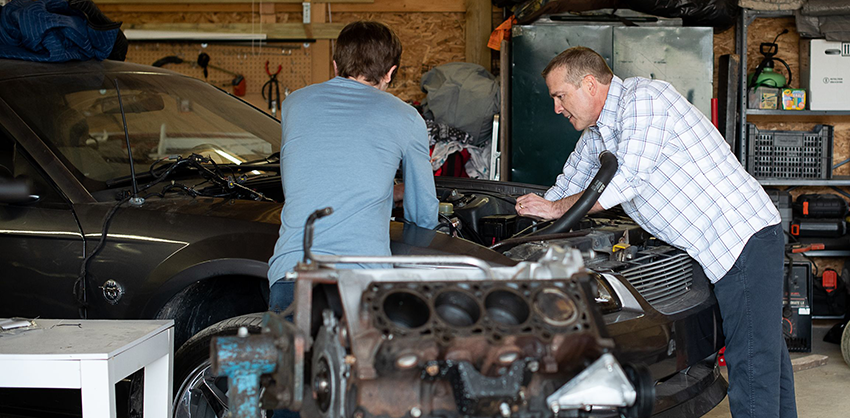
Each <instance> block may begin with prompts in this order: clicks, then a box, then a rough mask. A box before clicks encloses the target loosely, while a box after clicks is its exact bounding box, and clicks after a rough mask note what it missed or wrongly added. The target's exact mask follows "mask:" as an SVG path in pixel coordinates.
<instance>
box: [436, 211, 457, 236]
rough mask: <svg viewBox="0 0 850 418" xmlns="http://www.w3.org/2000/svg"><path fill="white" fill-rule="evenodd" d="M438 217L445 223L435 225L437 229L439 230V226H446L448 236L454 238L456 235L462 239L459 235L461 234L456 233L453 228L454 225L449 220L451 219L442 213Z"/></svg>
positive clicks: (455, 229)
mask: <svg viewBox="0 0 850 418" xmlns="http://www.w3.org/2000/svg"><path fill="white" fill-rule="evenodd" d="M439 216H440V218H442V219H443V220H445V221H446V222H445V223H440V224H439V225H437V227H438V228H439V227H441V226H443V225H447V226H448V227H449V235H452V236H454V235H455V234H457V236H459V237H461V238H463V235H461V234H460V231H458V229H457V228H456V227H455V225H454V223H453V222H452V220H451V219H449V217H448V216H446V215H443V214H442V213H441V214H439Z"/></svg>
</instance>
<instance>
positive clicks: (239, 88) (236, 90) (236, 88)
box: [198, 52, 246, 97]
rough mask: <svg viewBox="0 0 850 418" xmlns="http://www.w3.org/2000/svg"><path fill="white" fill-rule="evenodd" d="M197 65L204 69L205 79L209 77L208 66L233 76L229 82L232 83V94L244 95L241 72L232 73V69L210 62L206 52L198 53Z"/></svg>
mask: <svg viewBox="0 0 850 418" xmlns="http://www.w3.org/2000/svg"><path fill="white" fill-rule="evenodd" d="M198 66H199V67H201V68H202V69H203V70H204V78H205V79H206V78H207V77H209V71H208V70H207V68H208V67H209V68H213V69H216V70H219V71H221V72H224V73H227V74H230V75H232V76H234V78H233V80H232V81H231V82H230V84H231V85H233V95H234V96H240V97H241V96H244V95H245V90H246V86H245V76H243V75H242V74H238V73H234V72H233V71H230V70H226V69H224V68H221V67H217V66H215V65H212V64H210V55H209V54H207V53H206V52H201V53H200V54H199V55H198Z"/></svg>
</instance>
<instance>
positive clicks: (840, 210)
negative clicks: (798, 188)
mask: <svg viewBox="0 0 850 418" xmlns="http://www.w3.org/2000/svg"><path fill="white" fill-rule="evenodd" d="M794 215H795V216H797V217H800V218H844V216H845V215H847V201H846V200H844V198H843V197H841V196H838V195H834V194H829V193H824V194H821V193H813V194H802V195H800V196H798V197H797V200H796V201H795V202H794Z"/></svg>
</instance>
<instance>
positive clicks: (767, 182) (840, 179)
mask: <svg viewBox="0 0 850 418" xmlns="http://www.w3.org/2000/svg"><path fill="white" fill-rule="evenodd" d="M756 180H758V182H759V184H761V185H762V186H850V176H833V178H831V179H829V180H820V179H756Z"/></svg>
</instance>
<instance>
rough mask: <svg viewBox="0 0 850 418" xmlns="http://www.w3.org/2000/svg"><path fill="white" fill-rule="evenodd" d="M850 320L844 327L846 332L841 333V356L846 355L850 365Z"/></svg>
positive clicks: (845, 358) (845, 359) (846, 360)
mask: <svg viewBox="0 0 850 418" xmlns="http://www.w3.org/2000/svg"><path fill="white" fill-rule="evenodd" d="M848 330H850V322H848V323H847V326H845V327H844V332H843V333H841V356H842V357H844V362H845V363H847V365H848V366H850V331H848Z"/></svg>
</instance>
